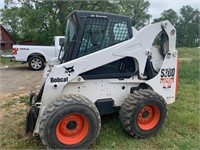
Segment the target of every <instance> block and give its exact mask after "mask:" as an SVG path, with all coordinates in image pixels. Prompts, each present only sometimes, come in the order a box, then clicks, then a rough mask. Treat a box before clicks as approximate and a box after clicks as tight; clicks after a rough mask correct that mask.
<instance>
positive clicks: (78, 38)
mask: <svg viewBox="0 0 200 150" xmlns="http://www.w3.org/2000/svg"><path fill="white" fill-rule="evenodd" d="M175 44H176V30H175V28H174V27H173V26H172V24H171V23H170V22H169V21H162V22H158V23H154V24H150V25H148V26H146V27H144V28H142V29H141V30H139V31H138V30H136V29H135V28H134V27H132V26H131V21H130V18H129V17H126V16H121V15H115V14H108V13H101V12H89V11H73V12H72V13H71V14H70V15H69V16H68V18H67V26H66V35H65V41H64V46H63V47H62V48H61V50H60V54H59V57H58V58H56V59H53V60H51V61H50V62H49V63H48V64H47V66H46V68H45V70H44V74H43V79H42V84H41V89H40V91H39V93H38V94H36V93H33V94H31V100H30V109H29V112H28V115H27V129H26V130H27V133H29V134H30V133H31V134H32V135H39V136H40V138H41V141H42V142H43V144H45V145H46V146H47V148H49V149H85V148H89V146H90V145H91V144H92V143H94V141H95V139H96V138H97V137H98V135H99V133H100V128H101V117H100V116H101V115H105V114H112V113H115V112H119V118H120V121H121V123H122V126H123V128H124V130H125V131H126V132H127V133H128V134H130V135H131V136H133V137H139V138H145V137H151V136H153V135H155V134H156V133H157V132H158V131H159V130H160V128H161V127H162V125H163V124H164V122H165V120H166V117H167V104H169V103H173V102H174V101H175V96H176V91H177V84H178V69H177V55H178V52H177V50H176V49H175ZM153 45H157V46H155V47H154V46H153Z"/></svg>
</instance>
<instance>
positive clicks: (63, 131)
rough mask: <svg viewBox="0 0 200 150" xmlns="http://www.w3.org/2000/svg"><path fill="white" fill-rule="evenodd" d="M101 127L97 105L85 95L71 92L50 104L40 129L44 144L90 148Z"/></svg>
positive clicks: (60, 147) (68, 147)
mask: <svg viewBox="0 0 200 150" xmlns="http://www.w3.org/2000/svg"><path fill="white" fill-rule="evenodd" d="M70 117H71V118H70ZM73 117H74V118H73ZM81 117H82V118H81ZM100 128H101V118H100V114H99V112H98V110H97V108H96V107H95V105H94V104H93V103H92V102H91V101H90V100H89V99H87V98H85V97H83V96H80V95H68V96H63V97H61V98H59V99H57V100H56V101H54V102H53V103H52V104H50V105H48V106H47V107H46V109H45V110H44V112H43V114H42V117H41V123H40V128H39V130H40V138H41V140H42V142H43V144H45V145H47V147H48V148H50V149H86V148H89V146H90V145H91V144H93V143H94V141H95V139H96V138H97V136H98V135H99V132H100ZM79 131H80V132H79ZM76 132H77V133H76ZM63 137H64V138H63Z"/></svg>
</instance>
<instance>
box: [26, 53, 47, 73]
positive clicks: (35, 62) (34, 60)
mask: <svg viewBox="0 0 200 150" xmlns="http://www.w3.org/2000/svg"><path fill="white" fill-rule="evenodd" d="M28 65H29V68H30V69H32V70H34V71H36V70H41V69H43V68H44V59H43V58H42V57H40V56H32V57H31V58H30V59H29V60H28Z"/></svg>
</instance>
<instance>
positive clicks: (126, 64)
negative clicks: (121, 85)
mask: <svg viewBox="0 0 200 150" xmlns="http://www.w3.org/2000/svg"><path fill="white" fill-rule="evenodd" d="M132 36H133V35H132V28H131V20H130V18H129V17H127V16H121V15H115V14H107V13H100V12H88V11H87V12H86V11H73V12H72V13H71V14H69V16H68V19H67V27H66V35H65V42H64V52H63V56H59V57H60V58H61V59H60V60H61V63H65V62H68V61H70V60H73V59H76V58H79V57H82V56H85V55H88V54H91V53H94V52H97V51H100V50H102V49H104V48H106V47H110V46H112V45H115V44H118V43H121V42H124V41H126V40H128V39H131V38H132ZM102 59H104V58H102ZM134 73H136V65H135V60H134V59H133V58H130V57H126V58H123V59H120V60H117V61H114V62H112V63H109V64H106V65H104V66H101V67H99V68H96V69H93V70H90V71H88V72H85V73H83V74H81V76H82V77H83V78H84V79H102V78H129V77H131V76H132V75H133V74H134Z"/></svg>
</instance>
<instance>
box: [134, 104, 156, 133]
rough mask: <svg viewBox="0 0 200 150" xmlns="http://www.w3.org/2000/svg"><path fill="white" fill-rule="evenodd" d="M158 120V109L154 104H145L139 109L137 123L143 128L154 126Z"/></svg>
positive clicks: (148, 128)
mask: <svg viewBox="0 0 200 150" xmlns="http://www.w3.org/2000/svg"><path fill="white" fill-rule="evenodd" d="M159 120H160V110H159V108H158V106H156V105H147V106H144V107H143V108H141V109H140V112H139V114H138V125H139V127H140V128H141V129H143V130H150V129H152V128H154V127H155V126H156V125H157V123H158V122H159Z"/></svg>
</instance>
